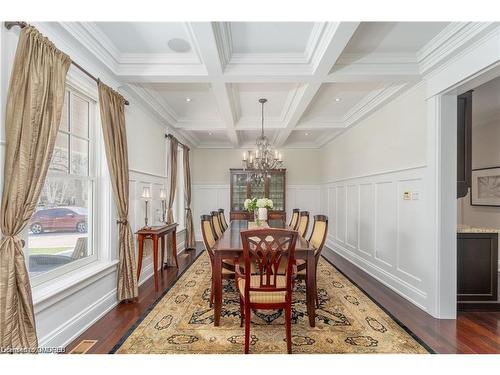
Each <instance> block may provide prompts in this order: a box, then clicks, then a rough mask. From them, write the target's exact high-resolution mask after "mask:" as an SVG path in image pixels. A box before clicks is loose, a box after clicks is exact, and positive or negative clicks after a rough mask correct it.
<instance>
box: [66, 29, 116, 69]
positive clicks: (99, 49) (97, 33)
mask: <svg viewBox="0 0 500 375" xmlns="http://www.w3.org/2000/svg"><path fill="white" fill-rule="evenodd" d="M59 24H60V25H61V26H62V27H63V28H64V29H65V30H66V31H67V32H68V33H70V34H71V35H72V36H73V37H74V38H75V39H77V40H78V41H79V42H80V43H81V44H82V45H83V46H84V47H85V48H87V50H89V52H90V53H91V54H92V55H94V56H95V57H97V58H98V59H99V60H100V61H101V62H102V63H103V64H104V65H106V66H107V67H108V69H109V70H111V71H112V72H113V73H114V74H116V71H117V68H118V64H119V61H120V51H119V50H118V49H117V48H116V47H115V45H114V44H113V43H112V42H111V41H110V40H109V38H108V37H107V35H105V34H104V33H103V32H102V31H101V30H100V29H99V28H98V27H97V26H95V24H94V23H93V22H59Z"/></svg>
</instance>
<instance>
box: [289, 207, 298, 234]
mask: <svg viewBox="0 0 500 375" xmlns="http://www.w3.org/2000/svg"><path fill="white" fill-rule="evenodd" d="M299 213H300V209H298V208H294V209H293V211H292V219H291V220H290V224H288V226H289V227H290V228H292V229H294V230H297V224H298V223H299Z"/></svg>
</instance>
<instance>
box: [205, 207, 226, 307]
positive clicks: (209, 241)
mask: <svg viewBox="0 0 500 375" xmlns="http://www.w3.org/2000/svg"><path fill="white" fill-rule="evenodd" d="M201 233H202V236H203V244H204V245H205V249H206V250H207V253H208V257H209V258H210V265H211V268H212V282H211V287H210V307H212V305H213V304H214V278H213V274H214V252H213V247H214V245H215V242H216V241H217V240H216V239H215V236H214V228H213V220H212V215H201ZM222 278H223V279H234V261H233V260H232V259H224V260H223V261H222Z"/></svg>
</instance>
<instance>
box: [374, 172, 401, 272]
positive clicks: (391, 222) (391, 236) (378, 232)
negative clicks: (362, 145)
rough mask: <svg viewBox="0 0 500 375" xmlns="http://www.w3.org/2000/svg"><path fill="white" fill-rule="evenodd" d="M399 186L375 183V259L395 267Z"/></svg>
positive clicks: (384, 182)
mask: <svg viewBox="0 0 500 375" xmlns="http://www.w3.org/2000/svg"><path fill="white" fill-rule="evenodd" d="M396 188H397V186H396V183H394V182H387V181H383V182H378V183H376V185H375V196H376V199H375V204H376V209H375V212H376V216H375V220H376V221H375V259H376V260H377V261H378V262H381V263H384V264H385V265H386V266H387V267H391V268H392V267H393V266H394V262H395V260H396V251H397V243H396V241H397V225H398V222H397V220H398V218H397V203H398V202H397V198H398V197H397V194H396V193H397V190H396Z"/></svg>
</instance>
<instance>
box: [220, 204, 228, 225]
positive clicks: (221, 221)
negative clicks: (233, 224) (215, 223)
mask: <svg viewBox="0 0 500 375" xmlns="http://www.w3.org/2000/svg"><path fill="white" fill-rule="evenodd" d="M219 220H220V224H221V226H222V230H223V231H225V230H226V229H227V227H228V225H227V221H226V217H225V216H224V209H223V208H219Z"/></svg>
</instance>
